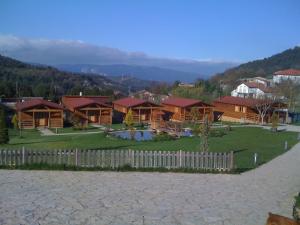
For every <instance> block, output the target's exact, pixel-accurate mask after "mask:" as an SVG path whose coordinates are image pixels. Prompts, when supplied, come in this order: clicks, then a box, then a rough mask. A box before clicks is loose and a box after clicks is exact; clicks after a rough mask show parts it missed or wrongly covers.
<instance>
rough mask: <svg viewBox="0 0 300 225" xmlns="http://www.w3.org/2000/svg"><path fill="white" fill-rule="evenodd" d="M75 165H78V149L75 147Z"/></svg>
mask: <svg viewBox="0 0 300 225" xmlns="http://www.w3.org/2000/svg"><path fill="white" fill-rule="evenodd" d="M75 166H76V167H77V166H78V149H77V148H76V149H75Z"/></svg>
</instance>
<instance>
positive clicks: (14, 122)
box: [11, 114, 19, 129]
mask: <svg viewBox="0 0 300 225" xmlns="http://www.w3.org/2000/svg"><path fill="white" fill-rule="evenodd" d="M11 123H12V124H13V126H14V128H15V129H18V124H19V120H18V116H17V114H15V115H14V116H13V117H12V119H11Z"/></svg>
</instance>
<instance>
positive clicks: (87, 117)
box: [85, 110, 89, 125]
mask: <svg viewBox="0 0 300 225" xmlns="http://www.w3.org/2000/svg"><path fill="white" fill-rule="evenodd" d="M88 112H89V111H88V110H85V116H86V125H88V124H89V116H88V115H89V113H88Z"/></svg>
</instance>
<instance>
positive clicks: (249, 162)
mask: <svg viewBox="0 0 300 225" xmlns="http://www.w3.org/2000/svg"><path fill="white" fill-rule="evenodd" d="M200 141H201V140H200V138H199V137H182V138H180V139H176V140H166V141H159V142H158V141H142V142H136V141H131V140H123V139H119V138H115V137H112V136H108V137H107V136H106V135H105V134H104V133H98V134H85V135H83V134H74V135H67V136H40V133H39V132H38V131H36V130H24V131H23V138H20V137H19V134H18V132H17V131H15V130H10V142H9V144H7V145H0V148H10V149H17V148H21V147H22V146H24V147H25V148H28V149H71V148H72V149H75V148H78V149H97V148H98V149H136V150H160V151H176V150H183V151H198V150H199V149H200ZM285 141H288V145H289V148H290V147H292V146H293V145H294V144H296V143H297V133H294V132H278V133H272V132H270V131H268V130H264V129H261V128H254V127H247V128H242V127H241V128H233V130H232V131H230V132H228V133H227V134H226V135H224V136H223V137H210V138H209V148H210V151H213V152H228V151H234V152H235V162H236V163H235V164H236V166H237V167H238V168H252V167H253V154H254V153H258V162H259V163H260V164H261V163H264V162H267V161H269V160H271V159H273V158H274V157H276V156H278V155H280V154H282V153H284V151H285V150H284V142H285Z"/></svg>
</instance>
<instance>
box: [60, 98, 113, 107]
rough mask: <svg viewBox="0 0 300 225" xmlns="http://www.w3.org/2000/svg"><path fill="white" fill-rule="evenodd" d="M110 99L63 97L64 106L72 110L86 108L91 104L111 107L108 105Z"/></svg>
mask: <svg viewBox="0 0 300 225" xmlns="http://www.w3.org/2000/svg"><path fill="white" fill-rule="evenodd" d="M107 101H108V97H106V96H63V97H62V102H63V104H64V105H65V106H66V107H67V108H68V109H71V110H74V109H76V108H80V107H84V106H87V105H90V104H98V105H101V106H104V107H111V106H110V105H108V104H106V102H107Z"/></svg>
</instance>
